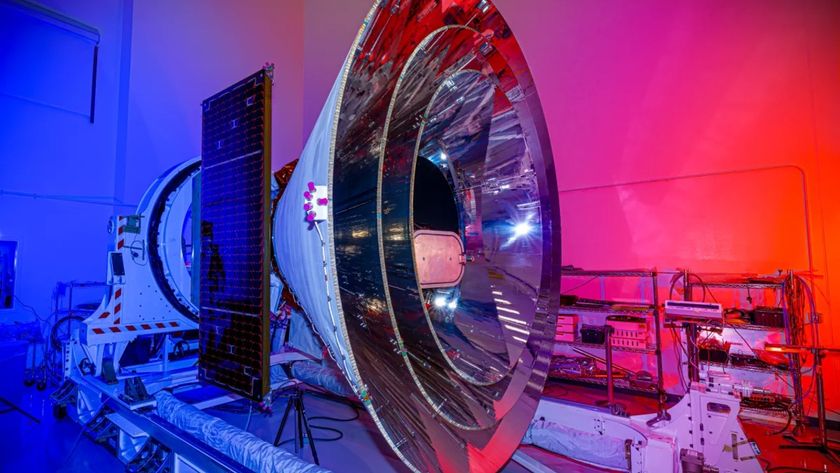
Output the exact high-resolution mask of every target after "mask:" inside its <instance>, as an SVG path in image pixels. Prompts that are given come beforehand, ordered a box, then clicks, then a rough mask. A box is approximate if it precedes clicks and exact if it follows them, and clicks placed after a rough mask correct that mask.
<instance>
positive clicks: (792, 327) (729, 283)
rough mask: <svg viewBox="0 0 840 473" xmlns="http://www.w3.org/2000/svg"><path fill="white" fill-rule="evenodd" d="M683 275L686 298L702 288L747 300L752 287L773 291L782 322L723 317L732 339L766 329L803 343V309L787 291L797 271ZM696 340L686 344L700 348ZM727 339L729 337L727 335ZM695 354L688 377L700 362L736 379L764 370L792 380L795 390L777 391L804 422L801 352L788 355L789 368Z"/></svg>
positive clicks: (759, 412)
mask: <svg viewBox="0 0 840 473" xmlns="http://www.w3.org/2000/svg"><path fill="white" fill-rule="evenodd" d="M680 277H681V278H682V281H683V288H684V294H683V299H684V300H687V301H690V300H694V298H695V297H696V292H697V291H698V290H702V291H703V294H704V298H705V294H706V293H707V292H708V293H709V294H711V295H712V296H714V294H713V293H711V290H712V289H721V290H726V291H747V300H748V301H751V300H752V296H751V295H750V292H751V291H770V292H771V293H772V294H773V298H774V300H775V307H777V308H778V309H781V315H782V320H783V324H781V325H778V324H777V325H776V326H773V325H765V324H759V323H754V322H748V323H737V324H733V323H731V322H729V321H727V319H726V318H725V317H724V319H723V321H722V322H721V323H720V325H721V326H722V327H721V328H724V329H726V328H731V329H732V330H733V332H735V334H736V336H735V339H733V340H731V341H732V342H736V343H741V342H744V343H746V342H747V341H748V339H749V338H755V337H750V336H749V335H747V336H745V335H744V334H742V333H739V332H740V331H750V332H763V333H765V334H767V336H768V337H781V340H779V341H780V342H781V343H784V344H791V345H800V344H804V342H805V340H804V324H805V316H804V313H803V312H804V311H803V309H802V307H801V306H800V305H799V304H791V303H790V301H789V300H788V294H787V293H786V291H787V290H788V288H790V287H792V286H793V285H794V284H795V283H796V282H797V276H796V274H795V273H794V272H792V271H788V272H786V273H780V274H779V275H774V276H756V275H742V274H696V273H691V272H689V271H683V273H682V275H681V276H680ZM672 288H673V285H672ZM814 316H815V317H816V314H814ZM696 335H697V336H698V337H699V335H700V331H698V332H697V333H696ZM696 340H697V337H696V338H695V343H693V344H687V347H686V348H687V349H688V350H692V349H695V350H699V347H698V344H697V341H696ZM726 340H727V341H729V340H728V339H726ZM692 345H693V347H692ZM748 348H749V350H750V351H753V352H754V353H755V351H754V348H755V347H753V346H752V345H750V346H749V347H748ZM695 355H697V356H696V359H697V360H698V366H697V367H696V368H695V367H694V366H692V365H691V364H689V366H688V370H689V379H693V378H692V376H693V375H694V374H693V373H692V371H693V370H695V369H700V367H701V366H704V365H705V367H706V368H707V369H718V370H723V371H725V372H726V373H727V375H729V376H730V377H732V379H733V380H734V381H738V380H741V379H744V378H746V377H749V378H752V379H753V380H754V379H755V378H756V376H761V374H763V375H766V377H767V378H769V379H771V380H772V379H777V378H778V379H783V380H789V381H785V383H786V384H789V385H790V391H792V392H777V394H779V395H781V396H784V397H787V398H789V399H790V400H791V401H792V404H791V415H792V417H793V419H795V420H796V423H797V426H804V425H805V412H804V394H803V389H802V359H801V357H800V355H797V354H790V355H787V357H788V366H787V369H782V368H779V367H775V366H749V365H736V364H733V363H732V359H731V357H730V356H727V360H726V361H724V362H720V361H711V360H709V359H703V357H702V356H699V353H695ZM698 374H699V373H698ZM757 374H758V375H757ZM762 387H764V386H762ZM744 408H745V410H744V411H743V413H744V415H746V416H751V417H756V418H767V417H775V415H774V414H776V412H774V411H771V410H769V409H761V408H755V407H751V406H749V405H744Z"/></svg>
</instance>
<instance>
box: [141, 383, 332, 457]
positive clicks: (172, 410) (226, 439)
mask: <svg viewBox="0 0 840 473" xmlns="http://www.w3.org/2000/svg"><path fill="white" fill-rule="evenodd" d="M155 399H157V413H158V415H159V416H160V417H162V418H163V419H165V420H166V421H168V422H169V423H171V424H173V425H175V426H176V427H178V428H179V429H181V430H183V431H184V432H187V433H188V434H191V435H192V436H194V437H195V438H197V439H198V440H200V441H202V442H204V443H205V444H207V445H208V446H210V447H212V448H214V449H215V450H218V451H219V452H221V453H223V454H225V455H227V456H228V457H230V458H231V459H233V460H235V461H237V462H239V463H241V464H242V465H243V466H245V467H246V468H249V469H251V470H253V471H256V472H260V473H279V472H299V473H328V472H329V470H326V469H324V468H321V467H320V466H317V465H313V464H311V463H307V462H305V461H303V460H301V459H300V458H298V457H296V456H294V455H292V454H291V453H289V452H287V451H285V450H282V449H280V448H277V447H275V446H273V445H271V444H270V443H268V442H266V441H264V440H263V439H261V438H259V437H257V436H255V435H253V434H250V433H248V432H245V431H244V430H242V429H240V428H238V427H234V426H232V425H230V424H228V423H227V422H225V421H223V420H222V419H219V418H218V417H213V416H211V415H209V414H206V413H204V412H202V411H201V410H199V409H196V408H195V407H193V406H191V405H189V404H185V403H183V402H181V401H179V400H178V399H177V398H176V397H175V396H173V395H172V394H171V393H169V392H167V391H161V392H159V393H158V394H156V395H155Z"/></svg>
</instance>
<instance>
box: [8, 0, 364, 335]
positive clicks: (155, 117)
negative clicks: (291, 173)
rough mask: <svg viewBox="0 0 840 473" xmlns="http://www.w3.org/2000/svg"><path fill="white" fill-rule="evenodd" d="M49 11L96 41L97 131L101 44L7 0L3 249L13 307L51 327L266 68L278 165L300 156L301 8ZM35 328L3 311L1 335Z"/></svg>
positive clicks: (65, 6)
mask: <svg viewBox="0 0 840 473" xmlns="http://www.w3.org/2000/svg"><path fill="white" fill-rule="evenodd" d="M41 4H42V5H43V6H45V7H47V8H49V9H51V10H54V11H56V12H60V13H61V14H63V15H66V16H67V17H70V18H71V19H72V20H69V21H71V23H72V22H75V21H78V22H80V23H82V24H84V25H89V26H91V27H93V28H95V29H96V30H98V32H99V36H100V40H99V57H98V65H97V81H96V95H95V99H96V100H95V119H94V122H93V123H91V122H90V117H89V115H90V113H89V112H90V90H91V79H92V69H93V68H92V57H93V55H92V51H93V49H92V48H93V43H92V42H91V41H90V40H88V39H86V38H84V37H83V35H80V34H79V32H78V31H76V28H72V27H70V28H68V27H67V25H65V24H63V23H62V22H60V21H58V22H56V21H54V20H51V19H50V18H48V17H46V18H45V17H44V15H41V14H38V13H32V12H29V10H30V9H29V8H27V7H23V8H22V7H20V6H19V5H17V4H16V3H15V0H0V44H2V45H3V47H2V48H0V189H2V191H3V193H2V194H0V240H15V241H18V242H19V250H18V272H17V283H16V295H17V296H18V297H19V298H20V299H21V300H22V301H23V302H24V303H26V304H28V305H31V306H33V307H34V308H35V309H36V310H37V312H38V313H39V314H40V315H41V317H42V318H44V317H46V316H47V315H48V314H49V313H50V310H51V293H52V290H53V288H54V286H55V284H56V282H58V281H69V280H100V281H101V280H102V279H103V278H104V276H105V268H106V265H105V250H106V248H107V247H108V245H111V244H112V238H111V236H110V235H109V234H108V233H107V231H106V229H107V223H108V219H109V217H110V216H112V215H114V214H118V213H123V214H124V213H130V212H132V211H133V210H132V209H133V207H132V205H133V204H136V203H137V202H138V201H139V200H140V198H141V196H142V194H143V192H144V191H145V190H146V188H147V187H148V186H149V184H151V182H152V181H153V180H154V179H155V178H156V177H157V176H158V175H160V174H161V173H162V172H163V171H164V170H166V169H167V168H169V167H170V166H172V165H173V164H175V163H178V162H181V161H184V160H186V159H188V158H190V157H193V156H196V155H198V154H199V153H200V136H201V109H200V103H201V100H203V99H204V98H207V97H208V96H210V95H212V94H213V93H215V92H217V91H218V90H221V89H223V88H224V87H226V86H228V85H230V84H231V83H233V82H236V81H237V80H239V79H241V78H242V77H245V76H247V75H249V74H251V73H253V72H255V71H256V70H257V69H259V68H260V67H262V66H263V64H264V63H266V62H272V63H275V64H276V65H277V71H276V77H275V86H274V117H273V125H274V126H273V133H272V137H273V161H274V163H275V166H276V167H279V166H280V165H282V164H284V163H286V162H288V161H289V160H291V159H294V158H295V157H296V154H297V153H298V152H299V151H300V147H301V143H302V135H303V134H304V133H303V132H302V129H301V123H302V121H303V118H302V115H303V113H302V103H303V99H302V95H303V94H302V93H301V89H302V87H303V66H302V56H303V10H304V6H303V5H304V2H297V1H296V2H282V4H279V3H277V2H274V1H272V0H253V1H250V2H247V3H243V2H230V1H222V0H183V1H178V2H170V1H164V0H146V1H142V2H136V3H135V2H134V1H133V0H72V1H71V0H45V1H43V2H42V3H41ZM354 23H355V22H354ZM35 196H37V198H36V197H35ZM82 201H83V202H82ZM31 319H32V314H31V312H30V311H28V310H27V309H25V308H23V306H22V305H21V304H18V305H17V307H16V308H15V309H13V310H7V311H0V323H3V322H9V321H13V320H31Z"/></svg>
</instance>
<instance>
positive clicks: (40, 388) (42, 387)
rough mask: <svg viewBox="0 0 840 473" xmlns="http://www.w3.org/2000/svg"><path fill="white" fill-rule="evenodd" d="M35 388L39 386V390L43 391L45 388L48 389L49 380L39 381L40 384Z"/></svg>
mask: <svg viewBox="0 0 840 473" xmlns="http://www.w3.org/2000/svg"><path fill="white" fill-rule="evenodd" d="M35 388H37V389H38V391H43V390H45V389H47V382H46V381H38V385H37V386H35Z"/></svg>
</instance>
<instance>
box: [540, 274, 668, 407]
mask: <svg viewBox="0 0 840 473" xmlns="http://www.w3.org/2000/svg"><path fill="white" fill-rule="evenodd" d="M658 276H659V273H658V272H657V270H656V269H634V270H601V271H592V270H584V269H579V268H565V267H564V268H563V270H562V277H563V278H577V279H580V278H587V277H588V278H591V279H592V280H594V279H598V280H600V283H601V289H600V294H601V295H600V300H599V301H597V303H594V304H593V303H592V302H591V301H586V302H583V303H581V302H580V300H579V299H577V300H576V298H575V297H574V296H572V295H571V294H564V296H563V297H561V306H560V309H559V311H558V312H559V314H558V315H559V316H560V317H563V316H564V315H576V316H579V317H580V318H581V319H583V318H586V319H587V320H592V319H593V316H594V317H597V316H602V317H603V319H602V321H603V324H604V325H606V323H607V317H609V316H635V317H643V318H646V319H648V321H649V323H648V324H647V329H648V330H649V340H651V342H650V343H648V344H647V346H644V347H628V346H615V345H613V347H612V350H613V352H614V353H615V354H616V356H618V355H617V354H619V353H622V352H631V353H638V354H642V355H652V356H653V358H654V362H655V363H654V364H655V370H656V374H655V375H654V378H653V379H651V380H650V382H648V383H634V382H633V381H631V380H628V379H624V378H618V379H614V380H613V386H614V387H615V388H619V389H623V390H629V391H635V392H641V393H646V394H654V395H656V397H657V401H658V407H659V414H660V415H663V416H664V415H665V408H666V401H667V395H666V392H665V389H664V376H663V366H662V352H661V347H662V338H661V329H662V322H661V312H660V311H661V308H660V303H659V294H658V293H659V290H658V282H657V278H658ZM611 278H636V279H639V284H638V286H639V290H640V292H641V297H640V301H641V302H638V303H627V302H623V301H617V300H609V299H607V294H606V293H607V291H606V284H605V282H606V280H607V279H611ZM584 284H586V282H585V283H584ZM581 286H582V285H580V286H576V287H575V288H577V287H581ZM570 296H572V297H571V298H570ZM580 331H581V327H577V329H576V335H575V339H574V340H567V341H559V340H556V339H555V342H554V343H555V345H554V350H553V355H554V356H553V357H552V358H553V361H554V360H556V358H555V357H557V356H558V355H561V356H562V355H563V354H569V353H575V348H577V349H583V350H586V351H587V352H590V353H592V354H593V355H596V356H603V355H604V352H605V351H606V346H605V344H599V343H587V342H585V341H583V340H581V333H580ZM578 353H580V352H578ZM619 362H620V360H619ZM601 363H602V364H604V363H603V362H601ZM609 369H610V368H609V367H608V368H607V370H609ZM549 377H550V378H553V379H556V380H566V381H576V382H583V383H586V384H593V385H599V386H606V385H607V383H608V382H607V379H606V378H605V377H603V376H587V375H584V374H569V373H564V372H563V371H562V370H558V369H556V364H555V363H554V362H552V368H551V369H550V371H549Z"/></svg>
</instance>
